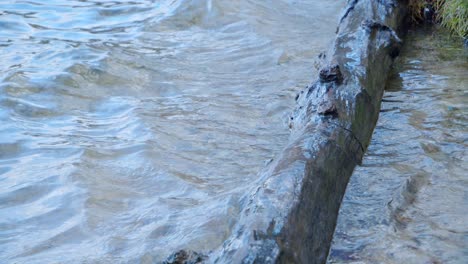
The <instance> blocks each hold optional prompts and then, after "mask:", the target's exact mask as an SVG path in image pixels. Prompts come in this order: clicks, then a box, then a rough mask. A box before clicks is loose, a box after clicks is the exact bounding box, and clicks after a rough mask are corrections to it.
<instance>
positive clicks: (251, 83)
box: [0, 0, 344, 263]
mask: <svg viewBox="0 0 468 264" xmlns="http://www.w3.org/2000/svg"><path fill="white" fill-rule="evenodd" d="M343 5H344V1H326V0H316V1H305V0H299V1H293V0H280V1H263V0H255V1H251V0H240V1H232V0H161V1H156V0H146V1H144V0H135V1H123V0H114V1H86V0H76V1H70V0H48V1H39V0H28V1H21V0H16V1H14V0H3V1H1V3H0V28H1V30H0V57H1V58H2V63H1V65H0V105H1V108H0V260H1V261H0V262H2V263H3V262H4V263H67V262H71V263H77V262H79V263H81V262H85V261H88V262H89V263H127V262H128V263H138V262H152V261H159V260H161V259H164V258H165V257H166V256H167V255H169V254H170V253H173V252H174V251H176V250H178V249H181V248H189V249H193V250H197V251H206V250H210V249H213V248H214V247H216V246H219V245H220V243H222V241H223V240H224V239H225V238H226V237H227V236H228V235H229V233H230V230H231V227H232V225H233V224H234V223H235V221H236V217H237V214H238V211H239V208H238V207H239V205H238V201H239V197H240V196H241V195H242V194H243V193H245V192H247V190H248V189H249V188H251V187H252V186H251V185H252V182H254V180H255V179H256V174H257V172H258V171H259V170H260V168H261V167H263V165H264V163H265V162H266V161H267V160H269V159H270V158H272V157H273V156H274V155H275V154H276V153H277V152H278V151H279V150H280V149H281V148H282V147H283V145H284V143H286V141H287V137H288V134H289V132H288V127H287V116H288V114H289V112H290V110H291V108H292V107H294V95H295V94H296V92H297V91H299V90H300V89H302V87H304V86H305V85H306V84H308V83H309V81H310V79H311V76H312V74H313V65H314V58H315V57H316V56H317V54H318V53H319V52H321V51H322V50H324V49H326V46H327V44H328V43H329V42H330V41H331V40H332V38H333V36H334V31H335V25H337V21H338V16H339V13H340V10H341V8H342V6H343Z"/></svg>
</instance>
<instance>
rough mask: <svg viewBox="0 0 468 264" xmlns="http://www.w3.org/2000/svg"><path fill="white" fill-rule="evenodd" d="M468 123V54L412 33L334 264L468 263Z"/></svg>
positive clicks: (440, 35)
mask: <svg viewBox="0 0 468 264" xmlns="http://www.w3.org/2000/svg"><path fill="white" fill-rule="evenodd" d="M467 116H468V49H466V48H464V47H463V44H462V41H461V40H460V39H458V38H454V37H453V36H450V34H449V33H448V32H446V31H443V30H436V31H432V30H427V29H419V30H413V31H410V32H409V34H408V37H407V39H406V42H405V47H404V49H403V51H402V54H401V56H400V58H399V59H398V60H397V62H396V64H395V69H394V70H393V77H392V78H390V80H389V82H388V83H387V91H386V92H385V95H384V101H383V103H382V110H381V113H380V118H379V121H378V124H377V127H376V129H375V132H374V135H373V139H372V142H371V144H370V147H369V150H368V152H367V154H366V157H365V158H364V162H363V166H362V167H359V168H357V169H356V171H355V172H354V174H353V176H352V177H351V180H350V183H349V185H348V189H347V191H346V194H345V197H344V200H343V204H342V206H341V210H340V215H339V218H338V226H337V228H336V231H335V237H334V242H333V245H332V249H331V252H330V256H329V263H460V264H461V263H466V262H467V260H468V214H467V212H468V173H467V171H468V160H467V159H468V155H467V147H468V142H467V140H468V119H467Z"/></svg>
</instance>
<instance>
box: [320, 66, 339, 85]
mask: <svg viewBox="0 0 468 264" xmlns="http://www.w3.org/2000/svg"><path fill="white" fill-rule="evenodd" d="M319 77H320V81H321V82H323V83H327V82H335V83H338V84H339V83H341V82H342V81H343V75H342V74H341V71H340V66H339V65H338V64H335V65H331V66H328V67H326V68H323V69H322V70H320V74H319Z"/></svg>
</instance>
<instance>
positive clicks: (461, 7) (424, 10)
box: [408, 0, 468, 43]
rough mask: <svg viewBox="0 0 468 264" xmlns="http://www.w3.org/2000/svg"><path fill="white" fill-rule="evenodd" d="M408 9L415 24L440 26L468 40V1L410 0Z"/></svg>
mask: <svg viewBox="0 0 468 264" xmlns="http://www.w3.org/2000/svg"><path fill="white" fill-rule="evenodd" d="M408 7H409V9H410V13H411V20H412V22H413V23H415V24H419V23H424V22H429V23H436V24H440V25H442V26H443V27H445V28H447V29H449V30H450V31H452V32H453V33H454V34H456V35H458V36H460V37H462V38H463V39H464V40H465V43H467V40H468V0H410V1H409V4H408Z"/></svg>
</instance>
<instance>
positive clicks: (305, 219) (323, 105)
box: [206, 0, 406, 263]
mask: <svg viewBox="0 0 468 264" xmlns="http://www.w3.org/2000/svg"><path fill="white" fill-rule="evenodd" d="M405 16H406V1H396V0H379V1H374V0H352V1H349V3H348V7H347V9H346V10H345V12H344V15H343V17H342V19H341V21H340V24H339V29H338V32H337V37H336V39H335V42H334V45H333V48H332V49H331V50H330V51H329V52H328V55H327V56H326V58H328V60H327V61H326V65H325V66H324V67H323V68H322V70H321V71H320V75H319V79H318V80H317V81H316V82H315V83H313V84H312V85H311V86H309V87H308V88H307V90H306V91H304V92H301V93H300V94H299V95H298V97H297V98H296V99H297V102H298V106H297V108H296V111H295V112H294V115H293V116H292V118H291V128H292V133H291V138H290V143H289V144H288V146H287V148H286V149H285V150H284V151H283V152H282V153H281V155H280V156H279V157H277V158H276V159H275V160H274V161H273V162H272V163H270V164H269V166H268V167H267V168H266V169H265V170H264V171H263V173H262V174H261V177H260V178H259V182H258V183H259V185H258V188H257V189H256V190H255V191H254V192H253V193H251V194H250V195H249V196H248V197H247V198H246V199H245V201H244V207H243V210H242V213H241V216H240V218H239V222H238V224H237V225H236V227H235V229H234V231H233V233H232V235H231V237H230V238H229V239H228V240H226V241H225V243H224V244H223V246H222V247H220V248H219V249H217V250H215V251H214V252H212V253H211V254H209V256H208V259H207V260H206V262H212V263H325V262H326V258H327V255H328V251H329V248H330V243H331V240H332V237H333V233H334V229H335V225H336V220H337V216H338V210H339V207H340V204H341V201H342V198H343V195H344V192H345V189H346V185H347V184H348V180H349V178H350V176H351V174H352V172H353V170H354V168H355V166H356V165H357V164H359V163H360V162H361V160H362V157H363V155H364V152H365V150H366V149H367V147H368V145H369V142H370V138H371V135H372V132H373V130H374V128H375V124H376V122H377V118H378V114H379V110H380V103H381V99H382V95H383V91H384V88H385V83H386V79H387V75H388V72H389V69H390V67H391V64H392V62H393V59H394V58H395V57H396V56H397V55H398V54H399V49H400V46H401V40H400V38H399V37H398V35H399V32H400V31H401V29H402V28H403V27H402V26H403V25H404V20H405Z"/></svg>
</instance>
